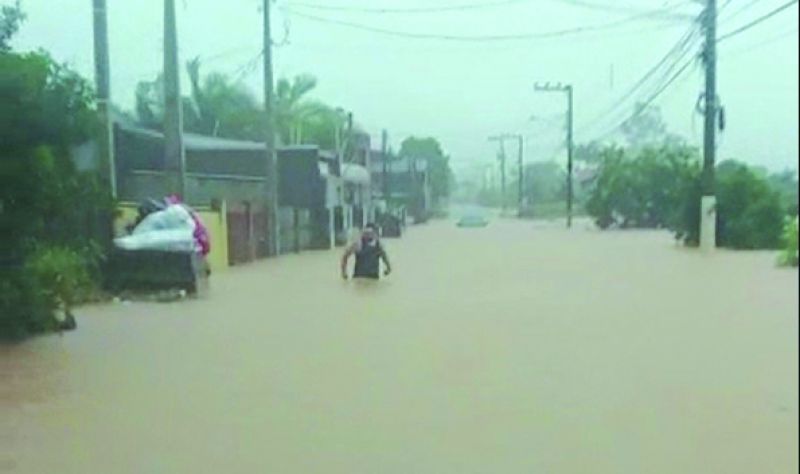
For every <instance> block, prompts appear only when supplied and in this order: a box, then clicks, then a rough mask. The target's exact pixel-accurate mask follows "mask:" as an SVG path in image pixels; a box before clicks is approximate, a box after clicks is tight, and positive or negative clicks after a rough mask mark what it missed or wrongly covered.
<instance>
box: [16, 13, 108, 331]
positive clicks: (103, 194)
mask: <svg viewBox="0 0 800 474" xmlns="http://www.w3.org/2000/svg"><path fill="white" fill-rule="evenodd" d="M0 13H3V15H2V16H3V17H6V15H5V13H6V12H5V10H4V11H2V12H0ZM9 31H10V30H9ZM12 33H13V31H12ZM6 46H7V43H6ZM0 103H2V104H3V106H2V107H0V235H2V248H0V273H1V274H0V337H4V336H11V337H15V336H18V335H22V334H25V333H31V332H38V331H42V330H47V329H51V328H52V327H53V324H54V321H53V313H52V311H53V309H54V308H56V307H58V306H56V305H61V307H64V306H66V307H67V308H68V307H69V306H70V305H72V304H75V303H76V302H79V301H80V300H81V298H82V297H83V294H84V289H85V288H86V285H87V279H86V277H87V274H88V275H89V276H90V277H93V278H95V279H96V278H97V277H98V272H97V271H96V270H94V269H93V268H92V265H90V264H89V263H90V262H91V259H90V260H89V261H87V260H86V256H87V255H88V253H87V252H86V250H84V247H85V246H86V243H87V242H90V241H93V240H96V241H99V242H100V243H103V244H105V243H108V242H109V241H110V232H111V226H110V219H111V218H112V209H113V201H112V199H111V197H110V195H109V193H108V192H107V190H106V189H105V188H104V187H103V186H102V185H101V184H100V183H99V182H98V179H97V177H96V176H94V175H91V174H82V173H79V172H78V171H77V170H76V169H75V167H74V165H73V162H72V160H71V156H70V149H71V147H73V146H75V145H78V144H82V143H85V142H86V141H87V140H89V139H90V138H91V136H92V134H93V132H94V130H95V126H96V123H97V122H96V116H95V111H94V96H93V91H92V88H91V86H90V84H89V83H88V82H87V81H86V80H85V79H83V78H82V77H80V76H79V75H78V74H77V73H75V72H74V71H72V70H70V69H69V68H68V67H66V66H63V65H60V64H58V63H56V62H55V61H53V60H52V59H51V58H50V57H49V56H48V55H47V54H46V53H41V52H37V53H25V54H17V53H14V52H10V51H8V50H7V48H6V49H5V50H4V49H3V48H0ZM48 249H49V250H48ZM69 249H73V250H69ZM91 249H92V252H91V253H93V254H95V257H96V254H97V253H98V247H97V246H91Z"/></svg>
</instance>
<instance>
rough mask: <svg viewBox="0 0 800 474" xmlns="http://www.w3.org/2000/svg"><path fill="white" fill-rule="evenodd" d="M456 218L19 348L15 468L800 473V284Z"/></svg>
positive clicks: (7, 368) (11, 387)
mask: <svg viewBox="0 0 800 474" xmlns="http://www.w3.org/2000/svg"><path fill="white" fill-rule="evenodd" d="M581 227H582V226H579V227H578V228H576V229H575V230H573V231H571V232H567V231H566V230H565V229H562V228H561V226H560V224H559V225H558V226H556V225H549V224H537V223H531V222H517V221H512V220H495V221H493V222H492V223H491V224H490V226H489V227H487V228H485V229H457V228H456V227H455V226H454V225H453V223H452V222H437V223H433V224H430V225H427V226H420V227H414V228H411V229H410V230H409V232H408V234H407V235H406V236H404V237H403V238H402V239H399V240H387V241H386V242H385V245H386V247H387V249H388V251H389V252H390V255H391V257H392V261H393V265H394V274H393V275H392V276H391V277H390V278H389V279H387V280H384V281H381V282H379V283H377V284H359V283H354V282H345V281H342V280H341V279H339V277H338V258H339V254H338V253H333V252H311V253H305V254H301V255H296V256H287V257H284V258H281V259H278V260H269V261H264V262H260V263H257V264H254V265H250V266H245V267H239V268H233V269H231V270H229V271H228V272H226V273H220V274H218V275H215V276H214V277H213V280H212V289H211V292H210V294H209V295H208V296H207V297H206V298H205V299H202V300H196V301H188V302H183V303H175V304H158V303H131V304H114V305H107V306H95V307H89V308H83V309H82V310H80V311H78V312H77V317H78V325H79V329H78V330H77V331H76V332H74V333H69V334H65V335H64V336H63V337H59V336H58V335H55V336H48V337H41V338H37V339H33V340H31V341H28V342H25V343H23V344H19V345H14V346H0V379H2V382H0V472H12V473H64V474H65V473H76V474H86V473H100V472H107V473H156V472H158V473H252V472H272V473H304V474H305V473H326V474H329V473H347V474H351V473H385V474H390V473H397V474H407V473H432V474H446V473H453V474H466V473H476V474H477V473H492V472H494V473H556V474H566V473H576V474H578V473H580V474H583V473H608V474H621V473H630V474H641V473H648V474H661V473H663V474H677V473H682V474H683V473H687V474H688V473H703V474H706V473H725V474H733V473H742V474H745V473H746V474H753V473H790V472H796V471H797V469H798V448H797V443H798V421H797V420H798V367H797V361H798V318H797V312H798V292H797V285H798V273H797V271H796V270H784V269H777V268H775V266H774V255H773V254H770V253H759V252H755V253H733V252H726V251H719V252H717V253H715V254H713V255H702V254H699V253H697V252H695V251H690V250H685V249H682V248H680V247H677V246H676V245H675V244H674V243H673V242H672V240H671V239H670V237H669V235H667V234H664V233H660V232H606V233H600V232H595V231H591V230H585V229H583V228H581Z"/></svg>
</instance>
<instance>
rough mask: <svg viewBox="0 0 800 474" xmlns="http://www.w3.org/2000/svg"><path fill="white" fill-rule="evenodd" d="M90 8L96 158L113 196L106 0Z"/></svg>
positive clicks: (114, 181)
mask: <svg viewBox="0 0 800 474" xmlns="http://www.w3.org/2000/svg"><path fill="white" fill-rule="evenodd" d="M92 6H93V7H94V71H95V85H96V87H97V115H98V118H99V119H100V129H99V133H98V134H97V158H98V160H99V163H98V164H99V167H100V173H101V175H102V179H103V180H104V181H106V183H107V184H108V188H109V191H110V192H111V196H112V197H113V198H116V197H117V173H116V166H115V163H114V124H113V117H111V79H110V73H109V69H110V68H109V59H108V11H107V9H106V0H93V3H92Z"/></svg>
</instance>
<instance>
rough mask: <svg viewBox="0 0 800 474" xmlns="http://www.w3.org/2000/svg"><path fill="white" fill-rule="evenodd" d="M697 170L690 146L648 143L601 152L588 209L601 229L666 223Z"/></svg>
mask: <svg viewBox="0 0 800 474" xmlns="http://www.w3.org/2000/svg"><path fill="white" fill-rule="evenodd" d="M698 169H699V158H698V155H697V151H696V150H694V149H692V148H689V147H669V146H662V147H659V148H654V147H646V148H643V149H641V150H639V151H627V150H625V149H623V148H619V147H610V148H608V149H606V150H605V151H604V152H603V161H602V164H601V167H600V173H599V175H598V177H597V179H596V181H595V183H594V188H593V190H592V191H591V194H590V196H589V199H588V201H587V203H586V210H587V212H588V213H589V215H590V216H592V217H593V218H594V219H595V222H596V223H597V225H598V226H599V227H601V228H606V227H609V226H617V227H622V228H628V227H648V228H659V227H668V226H670V225H672V224H673V223H674V221H675V220H676V219H677V218H678V217H677V216H678V213H679V211H680V209H681V206H682V204H683V200H684V196H685V193H686V186H687V183H688V182H690V181H691V179H692V177H693V176H694V175H695V174H696V173H697V170H698Z"/></svg>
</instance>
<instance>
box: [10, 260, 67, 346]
mask: <svg viewBox="0 0 800 474" xmlns="http://www.w3.org/2000/svg"><path fill="white" fill-rule="evenodd" d="M53 323H54V321H53V313H52V312H51V311H50V309H49V308H48V305H47V302H46V300H45V298H44V296H43V295H42V293H41V291H39V287H38V286H36V284H35V281H34V279H33V278H32V276H31V274H30V272H27V271H25V270H24V268H23V267H22V266H20V265H17V264H15V263H12V262H5V264H4V266H3V267H2V268H0V340H2V339H17V338H20V337H23V336H25V335H27V334H29V333H34V332H41V331H45V330H49V329H52V328H53Z"/></svg>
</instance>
